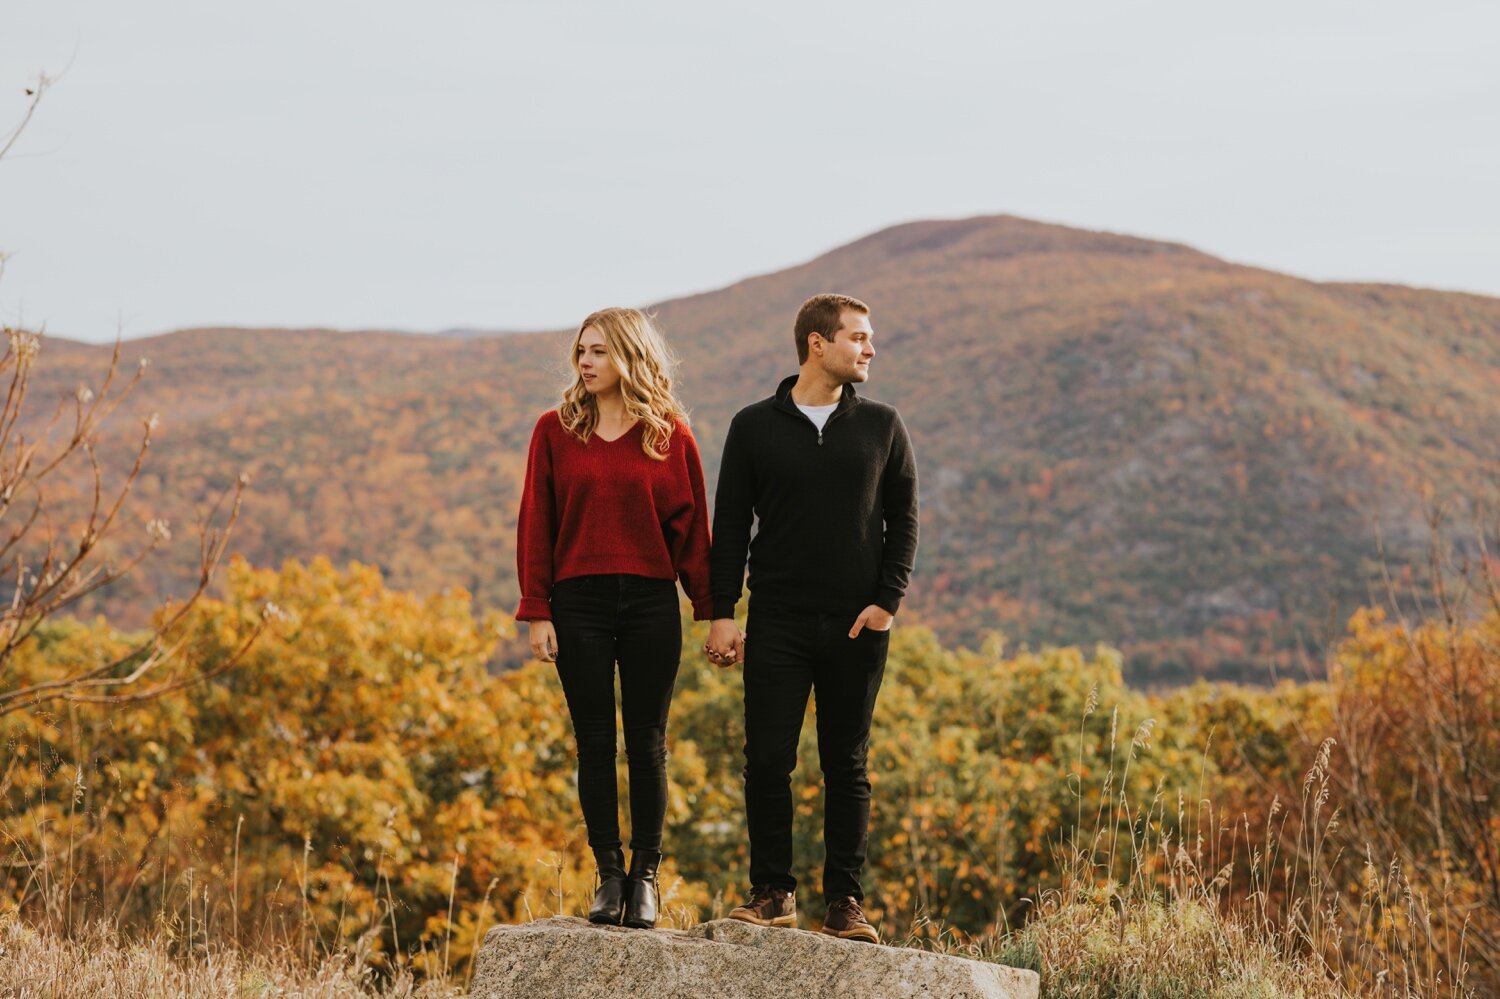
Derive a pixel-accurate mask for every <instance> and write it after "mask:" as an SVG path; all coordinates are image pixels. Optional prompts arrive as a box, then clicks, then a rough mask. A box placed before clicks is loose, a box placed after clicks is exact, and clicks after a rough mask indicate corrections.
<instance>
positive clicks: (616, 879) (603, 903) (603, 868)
mask: <svg viewBox="0 0 1500 999" xmlns="http://www.w3.org/2000/svg"><path fill="white" fill-rule="evenodd" d="M594 863H596V864H598V865H599V890H598V891H597V892H595V893H594V904H593V905H591V906H589V922H591V923H608V924H609V925H611V926H619V925H620V919H621V917H623V916H624V915H625V851H624V850H622V849H620V848H619V847H615V848H614V849H612V850H595V851H594Z"/></svg>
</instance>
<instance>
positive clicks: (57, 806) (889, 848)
mask: <svg viewBox="0 0 1500 999" xmlns="http://www.w3.org/2000/svg"><path fill="white" fill-rule="evenodd" d="M267 604H270V605H272V606H273V607H274V608H275V610H274V611H273V614H272V625H271V626H270V627H268V628H267V629H266V630H265V631H264V632H263V633H262V635H261V637H260V639H259V641H258V642H257V643H256V644H255V645H254V646H253V647H252V648H251V650H250V652H249V653H248V654H246V655H245V658H244V659H243V661H242V662H241V663H240V664H239V665H238V666H237V667H236V668H235V669H234V670H232V671H230V672H228V673H226V674H225V675H223V676H219V677H216V678H214V679H213V680H212V681H211V682H208V683H201V684H195V685H192V686H189V687H186V688H184V689H181V690H177V691H174V692H172V693H170V694H168V695H166V696H164V697H162V698H160V699H159V700H157V701H154V702H151V703H145V704H139V705H132V704H125V705H116V706H108V707H106V706H100V705H91V704H70V705H66V706H64V707H52V708H46V706H43V707H44V708H45V709H36V710H32V711H17V712H13V713H11V714H10V715H8V716H6V717H4V718H3V719H0V725H3V736H4V740H5V742H4V744H5V746H6V764H5V770H4V777H3V784H0V789H3V793H4V798H5V801H4V806H3V807H4V809H5V810H4V813H3V816H0V819H3V832H4V853H3V856H4V857H5V861H6V866H5V867H4V868H3V874H0V878H3V881H0V885H3V889H4V895H3V899H4V901H3V904H4V905H5V906H6V907H8V908H12V909H17V910H20V911H21V912H23V913H25V914H26V915H27V916H28V917H30V918H32V919H35V920H39V921H45V922H47V923H49V924H50V925H52V926H53V927H54V928H57V929H60V930H62V931H64V932H66V931H68V930H69V929H70V928H75V927H81V926H83V925H84V924H85V923H87V922H89V921H91V920H95V919H98V918H107V919H110V920H113V921H118V922H119V923H121V924H122V925H124V926H126V927H129V926H132V925H134V926H140V927H147V926H160V925H162V924H163V922H164V921H165V923H166V924H167V925H169V926H170V927H171V928H172V932H173V933H174V934H176V938H177V939H178V940H179V943H180V945H182V946H184V947H189V948H192V947H206V946H207V945H208V943H209V941H210V940H211V939H212V940H216V941H223V940H224V939H229V938H232V939H234V940H237V941H241V942H244V943H247V944H254V943H257V942H263V941H266V940H274V941H282V942H286V941H292V942H294V943H295V945H296V946H298V947H303V948H306V949H307V951H308V952H309V953H310V954H316V953H321V952H326V951H327V950H329V949H332V948H337V947H351V946H352V947H361V948H364V949H365V951H366V952H368V953H370V954H371V955H372V959H373V960H374V961H375V963H376V964H377V965H380V964H382V963H383V964H384V965H385V966H387V967H390V966H392V965H393V964H403V965H407V966H413V967H415V968H417V969H418V970H422V969H426V970H430V971H437V970H440V969H443V968H449V967H462V966H463V964H464V962H465V961H466V960H467V959H468V958H469V956H470V955H471V954H472V953H473V950H474V947H475V944H476V941H477V940H478V939H480V937H481V935H482V933H483V931H484V929H485V928H486V927H487V926H489V925H493V924H494V923H495V922H497V921H514V920H520V919H525V918H528V917H529V916H533V915H541V914H543V913H551V912H553V911H559V910H561V911H571V912H577V911H578V910H579V907H580V906H581V905H582V904H584V902H585V900H586V899H587V897H588V894H589V892H590V891H591V887H592V884H591V879H592V870H591V868H590V867H589V865H588V861H587V850H586V846H585V840H584V835H583V829H582V826H581V822H580V819H579V815H578V808H577V802H576V794H575V789H574V787H573V757H572V745H571V738H570V730H569V726H568V722H567V713H566V709H565V705H564V703H563V700H562V695H561V691H560V688H559V686H558V684H557V681H556V677H555V674H554V672H553V669H552V667H550V666H547V665H544V664H531V665H528V666H526V667H524V668H522V669H517V670H509V671H504V672H501V673H498V674H493V675H492V673H491V672H490V670H489V669H488V668H487V664H488V663H489V662H490V661H491V660H492V659H493V658H494V657H495V656H496V655H497V649H498V648H499V647H500V645H501V643H503V642H504V641H506V638H507V636H508V635H509V633H510V632H511V630H512V628H513V623H512V622H511V621H510V620H509V619H508V618H506V617H505V616H503V615H500V614H491V615H488V616H486V617H484V618H479V617H476V616H475V614H474V611H473V607H472V601H471V599H470V598H469V596H468V594H467V593H465V592H464V591H462V590H456V589H455V590H450V591H447V592H444V593H442V594H439V595H436V596H432V597H428V598H418V597H415V596H412V595H410V594H407V593H403V592H398V591H394V590H391V589H388V588H387V587H386V586H385V585H384V583H383V581H382V579H381V577H380V574H379V573H378V572H377V571H376V570H374V569H372V568H370V567H368V566H361V565H358V564H355V565H351V566H349V567H348V568H347V569H345V570H342V571H341V570H338V569H336V568H334V567H333V566H332V565H331V564H330V563H328V562H327V561H325V560H315V561H313V562H312V563H310V564H308V565H302V564H299V563H295V562H293V563H288V564H287V565H286V566H285V567H284V568H283V569H282V570H281V571H280V572H273V571H270V570H265V569H256V568H253V567H251V566H249V565H248V564H245V563H243V562H237V563H235V564H233V565H232V566H230V567H229V571H228V578H227V589H226V594H225V596H224V597H223V598H222V599H219V600H214V601H207V600H205V601H201V602H200V603H199V605H198V606H196V607H195V608H193V610H192V613H191V614H190V615H188V616H187V618H186V619H185V620H184V621H183V622H182V623H180V624H179V625H178V626H177V627H176V630H175V632H174V634H173V635H172V637H173V639H174V640H177V641H180V642H181V643H182V652H181V656H180V658H181V662H180V663H179V664H178V666H177V667H176V668H178V669H181V670H185V671H202V670H204V669H205V668H207V667H209V666H210V665H211V664H212V663H213V662H214V661H215V660H216V659H218V658H220V657H224V656H226V655H232V654H234V652H235V650H237V649H238V648H240V645H241V643H242V638H243V636H244V635H245V634H246V632H247V631H248V630H250V629H253V628H255V627H256V626H257V625H258V624H259V623H260V621H261V620H262V617H263V614H264V608H265V607H266V605H267ZM164 613H167V612H164ZM690 627H691V628H693V629H695V630H694V632H693V633H692V634H690V635H689V636H688V639H689V641H688V645H687V647H688V648H693V647H695V645H696V644H699V643H701V637H702V636H700V635H698V634H697V631H696V629H701V627H702V626H701V625H695V626H690ZM129 641H130V639H129V636H128V635H122V634H120V633H118V632H116V631H114V630H113V629H112V628H111V627H110V626H109V625H108V624H107V623H106V622H104V621H103V620H98V621H94V622H92V623H86V622H77V621H68V620H64V621H55V622H51V623H49V624H48V625H47V626H46V627H44V628H43V629H41V630H39V631H38V633H37V635H36V636H34V638H33V639H32V640H31V641H29V642H28V643H26V644H25V645H24V646H22V647H21V648H20V649H19V650H18V653H17V656H16V659H15V663H16V666H17V668H18V669H19V670H20V671H21V679H22V680H23V681H25V682H35V681H40V680H45V679H46V678H47V677H48V676H51V675H53V674H55V673H57V672H58V671H60V670H65V669H68V668H69V667H70V666H71V665H73V664H76V663H77V662H79V661H84V660H94V659H98V658H99V657H101V656H111V655H114V654H116V653H117V652H120V651H122V650H125V649H127V648H128V647H129ZM1497 646H1500V613H1494V612H1492V613H1491V614H1490V615H1489V616H1488V617H1486V618H1485V619H1484V620H1483V621H1482V622H1481V623H1479V624H1477V625H1473V626H1468V627H1455V629H1453V630H1449V629H1447V628H1446V627H1445V626H1443V625H1441V624H1434V623H1428V624H1423V625H1420V626H1417V627H1415V628H1413V629H1408V628H1406V627H1402V626H1398V625H1395V624H1392V623H1390V622H1388V621H1385V620H1382V618H1381V617H1380V615H1379V614H1377V613H1374V612H1370V613H1364V614H1361V615H1358V616H1357V617H1356V618H1354V619H1353V621H1352V622H1351V624H1350V635H1349V638H1348V640H1347V641H1346V643H1345V644H1344V646H1343V647H1342V650H1341V651H1340V653H1339V655H1338V656H1337V658H1336V661H1335V666H1334V669H1333V671H1332V679H1331V680H1330V681H1329V683H1327V684H1313V685H1303V686H1291V685H1286V686H1283V687H1281V688H1278V689H1276V690H1264V689H1246V688H1235V687H1210V686H1207V685H1199V686H1196V687H1191V688H1186V689H1182V690H1179V691H1177V692H1175V693H1172V694H1171V695H1168V696H1147V695H1144V694H1141V693H1138V692H1135V691H1132V690H1130V689H1129V688H1128V687H1127V686H1126V685H1125V684H1124V682H1123V680H1122V676H1121V662H1120V656H1119V654H1118V653H1116V652H1114V651H1113V650H1111V649H1108V648H1106V647H1099V648H1098V649H1096V650H1094V651H1093V652H1091V653H1085V652H1082V651H1080V650H1078V649H1076V648H1047V649H1042V650H1025V649H1022V650H1018V651H1014V652H1007V651H1006V650H1005V649H1004V648H1003V647H1002V645H1001V644H1000V640H999V639H998V638H997V639H992V640H991V641H990V643H989V644H987V645H984V646H982V647H980V648H978V649H969V650H950V649H945V648H943V647H942V646H941V645H939V643H938V642H937V640H936V639H935V638H934V637H933V635H932V634H931V633H930V632H928V631H926V630H925V629H922V628H919V627H910V626H907V627H903V628H901V629H900V630H899V631H898V633H897V635H896V636H895V639H894V641H893V645H892V651H891V658H890V664H889V667H888V676H887V680H886V685H885V689H884V692H883V694H882V698H881V702H880V707H879V712H878V714H877V718H876V722H875V733H876V734H875V741H874V744H873V750H872V764H873V770H874V778H873V779H874V781H875V812H874V815H873V820H872V837H871V849H870V858H871V861H870V869H869V875H868V879H867V880H868V884H869V887H870V899H869V902H870V908H871V909H872V911H873V912H874V913H875V915H876V917H877V918H878V919H879V921H880V922H881V923H882V925H883V928H884V930H885V931H886V932H887V933H888V934H898V933H910V934H913V935H915V937H917V938H920V937H922V936H923V935H924V934H927V935H930V934H936V933H943V934H946V935H947V936H948V937H949V938H952V935H953V934H958V935H959V937H961V938H964V939H971V940H972V939H983V938H985V937H986V935H993V934H994V933H995V932H996V931H997V929H1003V928H1005V927H1007V926H1008V927H1016V926H1019V925H1021V924H1022V923H1024V922H1025V920H1026V919H1027V918H1028V915H1029V910H1030V909H1031V908H1032V907H1033V906H1034V905H1035V903H1036V900H1037V899H1038V898H1039V897H1042V893H1044V892H1046V891H1047V890H1049V889H1057V888H1059V887H1061V886H1063V885H1064V884H1065V883H1067V882H1068V881H1069V880H1070V879H1072V880H1073V881H1075V882H1076V880H1077V879H1078V878H1079V877H1084V878H1086V879H1087V880H1088V881H1089V882H1090V883H1091V884H1094V885H1096V886H1106V885H1114V886H1116V887H1115V888H1113V889H1111V891H1114V892H1117V893H1125V894H1130V893H1135V894H1137V895H1140V894H1141V893H1143V892H1144V893H1148V894H1149V893H1152V892H1157V891H1167V890H1168V889H1170V888H1171V886H1172V885H1173V884H1174V883H1179V882H1180V883H1187V882H1191V883H1194V884H1196V885H1198V886H1199V888H1201V889H1202V890H1203V891H1204V893H1205V894H1204V897H1206V898H1210V899H1213V900H1214V903H1215V904H1216V905H1218V906H1220V907H1221V908H1222V910H1223V911H1224V912H1225V913H1226V914H1235V913H1239V914H1240V915H1241V916H1244V917H1245V918H1247V919H1252V920H1261V921H1262V922H1263V923H1264V927H1265V929H1266V930H1267V932H1269V933H1272V934H1279V935H1280V938H1281V939H1284V941H1285V945H1286V946H1287V947H1291V948H1297V949H1300V950H1301V951H1302V952H1304V953H1313V954H1316V955H1318V957H1319V959H1320V960H1326V961H1327V962H1328V967H1329V968H1330V969H1331V970H1330V974H1338V975H1341V976H1343V977H1344V978H1345V979H1346V980H1348V981H1359V980H1362V979H1361V978H1360V976H1362V975H1363V976H1366V977H1369V976H1373V975H1374V974H1375V973H1376V972H1378V971H1379V970H1380V969H1382V968H1384V969H1386V970H1387V972H1388V973H1389V970H1390V969H1391V968H1396V969H1398V970H1399V969H1400V968H1401V967H1402V966H1403V962H1406V963H1407V964H1410V963H1411V962H1413V961H1416V960H1417V958H1421V959H1423V960H1430V961H1432V962H1435V963H1434V965H1433V966H1435V967H1440V968H1442V969H1443V970H1444V973H1445V974H1448V975H1450V976H1451V975H1452V974H1454V973H1455V971H1456V969H1457V968H1458V967H1459V961H1460V959H1462V960H1466V961H1467V962H1468V963H1469V965H1470V971H1469V980H1470V982H1471V983H1472V982H1475V981H1478V982H1493V981H1495V980H1496V979H1495V975H1496V963H1495V962H1496V958H1497V955H1500V949H1497V948H1496V946H1495V941H1496V939H1497V936H1496V934H1497V933H1500V898H1497V896H1496V894H1495V884H1496V868H1495V860H1494V855H1493V844H1494V842H1495V839H1496V832H1497V819H1496V811H1495V806H1494V805H1493V804H1492V802H1493V797H1494V796H1493V791H1494V788H1495V773H1496V766H1497V762H1500V749H1497V744H1496V743H1495V738H1496V737H1495V732H1496V731H1500V725H1497V724H1496V722H1497V721H1500V719H1497V718H1496V712H1497V710H1500V704H1497V701H1496V694H1495V692H1496V690H1497V689H1500V676H1497V672H1500V660H1497V657H1496V649H1497ZM740 710H741V708H740V681H739V674H738V672H737V671H720V670H717V669H714V668H712V667H710V666H708V665H707V664H706V663H705V662H700V661H696V660H694V659H692V658H689V659H688V660H686V661H685V663H684V666H683V671H682V674H681V677H680V680H679V684H678V692H677V695H676V698H675V700H674V705H673V715H672V730H671V742H670V749H671V758H670V764H669V765H670V775H671V779H672V788H671V799H670V803H669V811H668V832H667V843H668V851H669V853H668V856H669V859H668V863H667V868H666V871H667V873H666V876H665V877H664V879H663V884H664V890H665V898H664V902H665V906H666V911H667V913H668V921H669V922H675V923H679V924H680V923H684V922H689V921H692V920H695V919H697V918H701V917H707V916H711V915H715V914H719V913H722V911H723V910H724V909H725V907H726V905H727V904H728V903H729V901H730V900H731V899H732V898H733V897H734V896H736V895H737V894H738V893H739V892H740V891H741V890H742V889H743V888H744V886H745V874H746V865H747V856H746V849H745V840H744V832H743V817H742V798H741V788H740V776H739V772H740V768H741V755H740V748H741V745H742V722H741V715H740ZM811 731H812V727H811V726H809V727H808V729H807V733H808V734H807V736H806V739H807V741H806V742H805V744H804V746H803V747H802V753H801V759H802V768H801V770H800V771H799V774H798V776H797V777H796V778H795V780H796V781H797V783H796V785H795V786H796V787H797V788H798V789H799V790H798V791H797V802H798V804H797V814H796V826H795V828H796V848H797V856H798V860H799V865H801V870H802V871H803V872H805V874H806V875H807V880H805V881H804V885H816V874H817V869H818V868H817V865H818V863H819V861H820V859H821V848H820V822H819V816H820V814H821V812H820V809H821V802H820V801H819V793H818V790H817V783H816V780H815V775H816V773H817V770H816V749H815V744H814V741H813V739H812V738H811V735H810V733H811ZM1326 739H1332V740H1334V741H1333V742H1331V743H1325V740H1326ZM1320 747H1321V754H1320ZM621 762H622V770H623V760H622V761H621ZM622 776H623V773H622ZM1330 820H1331V821H1330ZM1313 885H1317V887H1316V888H1313V887H1312V886H1313ZM814 895H815V892H814V891H813V890H811V889H810V888H804V891H803V900H804V903H805V906H806V907H807V908H808V909H809V910H810V911H811V913H812V914H813V915H814V916H815V915H816V914H817V912H818V905H817V902H816V900H815V898H814V897H813V896H814ZM1412 899H1416V900H1418V902H1417V904H1416V905H1415V907H1413V904H1411V900H1412ZM1235 918H1239V916H1236V917H1235ZM1335 926H1336V928H1338V929H1339V931H1340V932H1339V933H1337V934H1335V933H1333V932H1332V929H1331V928H1332V927H1335Z"/></svg>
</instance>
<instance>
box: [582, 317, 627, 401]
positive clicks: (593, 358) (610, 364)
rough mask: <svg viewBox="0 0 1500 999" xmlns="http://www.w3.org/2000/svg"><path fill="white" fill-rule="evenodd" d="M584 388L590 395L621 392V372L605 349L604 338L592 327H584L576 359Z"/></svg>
mask: <svg viewBox="0 0 1500 999" xmlns="http://www.w3.org/2000/svg"><path fill="white" fill-rule="evenodd" d="M574 362H575V363H576V364H577V365H578V374H579V376H580V377H582V378H583V387H584V388H585V389H586V390H588V391H589V392H590V393H592V394H594V395H596V396H599V395H613V394H614V393H616V392H618V391H619V390H620V372H619V369H618V368H616V367H615V362H614V361H612V360H610V357H609V351H608V350H606V349H605V347H604V337H603V335H602V334H600V332H599V331H598V330H597V329H595V328H594V327H592V326H586V327H584V330H583V333H581V334H580V335H579V337H578V355H577V357H575V358H574Z"/></svg>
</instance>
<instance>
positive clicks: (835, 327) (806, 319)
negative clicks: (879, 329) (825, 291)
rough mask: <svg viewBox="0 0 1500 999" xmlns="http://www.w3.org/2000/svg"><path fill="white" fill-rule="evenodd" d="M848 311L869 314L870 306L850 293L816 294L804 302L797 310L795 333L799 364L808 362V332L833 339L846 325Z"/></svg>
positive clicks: (825, 338)
mask: <svg viewBox="0 0 1500 999" xmlns="http://www.w3.org/2000/svg"><path fill="white" fill-rule="evenodd" d="M846 312H857V313H859V314H860V315H862V316H868V315H869V314H870V307H869V306H868V305H866V304H865V303H864V302H861V301H860V300H859V299H857V298H850V297H849V296H848V295H814V296H813V297H812V298H809V299H808V300H807V301H805V302H803V303H802V308H800V309H798V310H797V326H796V329H795V333H794V336H795V337H796V340H797V363H798V364H806V363H807V337H808V334H810V333H817V334H818V335H819V336H821V337H822V338H823V339H824V340H832V339H833V338H834V337H835V336H837V335H838V331H839V328H840V327H841V326H843V325H844V313H846Z"/></svg>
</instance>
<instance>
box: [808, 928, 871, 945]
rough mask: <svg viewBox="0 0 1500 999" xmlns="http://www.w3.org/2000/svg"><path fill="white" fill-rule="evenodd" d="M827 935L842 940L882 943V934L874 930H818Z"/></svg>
mask: <svg viewBox="0 0 1500 999" xmlns="http://www.w3.org/2000/svg"><path fill="white" fill-rule="evenodd" d="M818 932H819V933H822V934H824V935H826V936H830V937H838V938H839V939H840V940H858V941H859V942H860V943H872V944H878V943H880V934H878V933H876V932H875V931H874V930H830V929H828V928H826V927H825V928H823V929H821V930H819V931H818Z"/></svg>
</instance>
